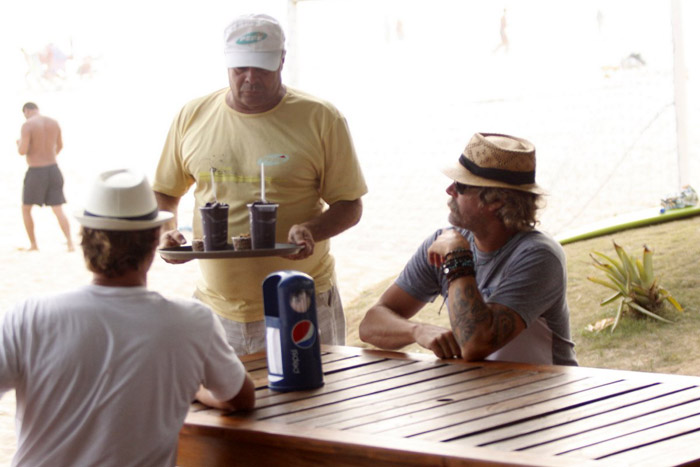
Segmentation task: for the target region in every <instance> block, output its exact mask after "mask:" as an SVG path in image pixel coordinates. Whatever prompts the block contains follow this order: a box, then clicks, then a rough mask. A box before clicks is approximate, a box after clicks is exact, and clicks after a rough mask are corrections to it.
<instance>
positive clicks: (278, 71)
mask: <svg viewBox="0 0 700 467" xmlns="http://www.w3.org/2000/svg"><path fill="white" fill-rule="evenodd" d="M224 40H225V50H224V56H225V59H226V66H227V67H228V77H229V87H228V88H224V89H221V90H219V91H216V92H214V93H212V94H209V95H207V96H204V97H201V98H198V99H195V100H193V101H191V102H189V103H187V104H186V105H185V106H184V107H183V109H182V110H181V111H180V113H179V114H178V115H177V116H176V118H175V120H174V121H173V123H172V126H171V128H170V131H169V133H168V136H167V139H166V142H165V146H164V148H163V153H162V155H161V159H160V162H159V164H158V168H157V171H156V175H155V179H154V183H153V189H154V191H155V192H156V198H157V199H158V204H159V207H160V208H161V209H164V210H168V211H171V212H173V213H177V208H178V204H179V201H180V198H181V197H182V196H183V195H185V194H186V193H187V192H188V191H189V189H190V187H191V186H192V185H194V197H195V209H194V219H193V231H194V237H195V238H198V237H201V235H202V226H201V220H200V217H199V207H201V206H204V205H205V204H206V203H207V202H212V201H214V190H213V184H212V173H213V174H214V175H213V176H214V182H215V185H216V198H217V200H218V201H219V202H221V203H227V204H228V205H229V219H228V229H229V235H231V236H235V235H239V234H242V233H247V232H249V229H250V227H249V222H248V209H247V206H246V205H247V204H249V203H252V202H254V201H256V200H260V199H261V180H260V176H261V170H260V168H261V167H260V164H261V161H272V162H273V163H271V164H266V165H265V169H264V170H265V173H264V177H265V198H266V200H267V201H268V202H272V203H277V204H278V205H279V207H278V211H277V212H278V213H277V239H276V241H277V242H281V243H284V242H289V243H294V244H297V245H303V247H304V248H303V249H301V250H300V252H299V253H296V254H294V255H292V256H288V257H285V258H282V257H262V258H261V257H257V258H236V259H216V260H201V261H199V265H200V271H201V278H200V280H199V281H198V282H197V287H196V290H195V296H196V297H197V298H199V299H200V300H201V301H203V302H204V303H206V304H207V305H209V306H210V307H211V308H212V309H213V310H214V311H215V312H216V313H217V315H218V316H219V318H220V319H221V321H222V323H223V324H224V328H225V329H226V333H227V336H228V340H229V343H230V344H231V345H232V346H233V347H234V349H235V350H236V353H237V354H239V355H244V354H248V353H253V352H257V351H260V350H263V349H264V348H265V322H264V314H263V304H262V281H263V280H264V279H265V277H266V276H267V275H268V274H270V273H272V272H274V271H279V270H285V269H294V270H298V271H302V272H305V273H307V274H309V275H310V276H311V277H313V279H314V282H315V286H316V293H317V297H316V310H317V314H318V325H319V336H320V339H321V342H322V343H325V344H344V343H345V317H344V314H343V309H342V304H341V303H340V296H339V294H338V289H337V286H336V284H335V274H334V260H333V257H332V256H331V255H330V242H329V239H330V238H331V237H333V236H335V235H337V234H339V233H341V232H343V231H345V230H346V229H348V228H350V227H352V226H353V225H355V224H356V223H357V222H358V221H359V220H360V217H361V216H362V200H361V197H362V196H363V195H364V194H365V193H367V186H366V184H365V181H364V177H363V175H362V171H361V169H360V166H359V162H358V160H357V155H356V154H355V149H354V147H353V143H352V138H351V136H350V132H349V129H348V125H347V122H346V121H345V118H344V117H343V115H342V114H341V113H340V112H339V111H338V110H337V109H336V108H335V107H334V106H333V105H332V104H330V103H328V102H325V101H323V100H321V99H317V98H315V97H313V96H310V95H308V94H305V93H303V92H301V91H298V90H296V89H291V88H289V87H287V86H285V85H283V84H282V66H283V64H284V57H285V49H284V33H283V31H282V28H281V27H280V25H279V23H278V22H277V21H276V20H275V19H274V18H272V17H269V16H267V15H246V16H242V17H240V18H237V19H236V20H234V21H233V22H232V23H231V24H230V25H229V26H228V27H227V28H226V30H225V32H224ZM212 168H213V169H215V170H214V171H212ZM176 226H177V223H176V221H175V220H174V221H173V222H172V223H171V228H173V229H174V228H175V227H176ZM183 243H185V238H184V236H183V235H182V234H181V233H180V232H178V231H177V230H170V231H169V232H167V233H166V234H164V235H163V238H162V239H161V245H160V246H161V247H171V246H177V245H181V244H183Z"/></svg>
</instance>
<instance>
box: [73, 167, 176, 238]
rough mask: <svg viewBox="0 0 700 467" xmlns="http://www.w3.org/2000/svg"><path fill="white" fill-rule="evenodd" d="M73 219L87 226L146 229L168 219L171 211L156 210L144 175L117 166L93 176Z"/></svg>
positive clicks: (171, 216) (112, 228)
mask: <svg viewBox="0 0 700 467" xmlns="http://www.w3.org/2000/svg"><path fill="white" fill-rule="evenodd" d="M75 218H76V219H77V221H78V222H79V223H80V224H81V225H83V226H84V227H88V228H90V229H98V230H147V229H152V228H155V227H158V226H159V225H163V224H164V223H166V222H168V221H169V220H170V219H172V218H173V214H172V213H171V212H167V211H159V210H158V203H157V202H156V197H155V195H154V194H153V190H152V189H151V185H150V184H149V183H148V180H146V177H145V175H143V174H141V173H139V172H136V171H134V170H131V169H119V170H110V171H108V172H103V173H101V174H100V175H99V176H98V177H97V180H95V183H94V184H93V185H92V188H91V190H90V195H89V197H88V201H87V203H86V204H85V207H84V208H83V210H82V211H80V212H77V213H75Z"/></svg>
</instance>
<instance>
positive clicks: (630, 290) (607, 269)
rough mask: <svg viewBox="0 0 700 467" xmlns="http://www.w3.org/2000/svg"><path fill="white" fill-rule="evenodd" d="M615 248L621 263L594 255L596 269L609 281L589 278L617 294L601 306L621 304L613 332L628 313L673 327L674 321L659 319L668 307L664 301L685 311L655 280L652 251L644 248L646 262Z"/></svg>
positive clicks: (615, 245)
mask: <svg viewBox="0 0 700 467" xmlns="http://www.w3.org/2000/svg"><path fill="white" fill-rule="evenodd" d="M613 245H614V247H615V252H616V253H617V256H618V259H614V258H610V257H609V256H606V255H605V254H603V253H600V252H598V251H594V252H593V253H591V258H592V259H593V265H594V266H595V267H596V268H598V269H600V270H601V271H603V272H604V273H605V275H606V278H605V279H601V278H598V277H589V278H588V280H590V281H591V282H595V283H596V284H600V285H602V286H605V287H607V288H609V289H612V290H613V291H614V292H615V293H614V294H613V295H612V296H610V297H608V298H606V299H605V300H603V301H602V302H600V306H605V305H608V304H610V303H612V302H614V301H615V300H620V303H619V305H618V307H617V314H616V315H615V320H614V322H613V325H612V329H611V331H610V332H614V331H615V328H616V327H617V324H618V322H619V321H620V318H621V317H622V315H623V314H624V313H625V312H627V313H631V314H632V315H636V316H649V317H651V318H654V319H657V320H659V321H663V322H665V323H670V322H671V321H669V320H667V319H665V318H662V317H661V316H659V315H658V312H659V311H660V310H662V309H663V307H664V301H668V302H669V303H671V304H672V305H673V306H674V307H675V308H676V309H677V310H678V311H683V307H681V305H680V304H679V303H678V302H677V301H676V300H675V299H674V298H673V297H672V296H671V294H670V293H669V292H668V290H666V289H664V288H663V287H661V286H660V285H659V280H658V278H656V277H654V265H653V262H652V254H653V253H652V251H651V250H650V249H649V248H648V247H647V246H646V245H644V252H643V253H642V259H641V260H639V259H637V258H634V257H633V256H630V255H628V254H627V252H626V251H625V249H624V248H622V247H621V246H620V245H618V244H617V243H615V242H614V241H613ZM596 257H597V258H596Z"/></svg>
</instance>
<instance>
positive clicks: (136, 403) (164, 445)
mask: <svg viewBox="0 0 700 467" xmlns="http://www.w3.org/2000/svg"><path fill="white" fill-rule="evenodd" d="M76 218H77V220H78V222H79V223H80V224H81V225H82V229H81V233H82V241H81V247H82V249H83V255H84V257H85V264H86V266H87V268H88V269H89V270H90V271H91V272H92V275H93V279H92V283H91V284H89V285H85V286H82V287H80V288H78V289H76V290H73V291H70V292H64V293H59V294H54V295H51V296H45V297H38V298H37V297H33V298H29V299H27V300H25V301H23V302H21V303H18V304H17V305H15V306H14V308H12V309H11V310H10V311H9V312H8V313H7V314H6V315H5V317H4V320H3V323H2V330H1V332H0V392H3V391H7V390H10V389H15V391H16V397H17V423H18V427H17V428H18V429H17V432H18V447H17V452H16V453H15V456H14V459H13V465H32V466H39V465H102V466H105V465H114V466H123V465H149V466H150V465H153V466H155V465H162V466H172V465H175V461H176V451H177V441H178V433H179V430H180V428H181V426H182V423H183V421H184V419H185V416H186V415H187V411H188V409H189V407H190V403H191V402H192V400H193V399H195V397H197V398H198V399H200V400H201V401H202V402H204V403H206V404H209V405H212V406H215V407H219V408H225V409H231V410H233V409H248V408H252V407H253V406H254V404H255V388H254V385H253V382H252V380H251V378H250V376H249V375H248V374H247V372H246V370H245V368H244V367H243V365H242V363H241V362H240V360H239V359H238V358H237V357H236V355H235V354H234V352H233V349H231V347H230V346H229V345H228V344H227V342H226V336H225V333H224V330H223V328H222V326H221V323H220V322H219V320H218V319H216V317H215V316H214V314H213V313H212V312H211V310H210V309H208V308H207V307H205V306H204V305H202V304H201V303H198V302H195V301H193V300H171V299H166V298H164V297H162V296H161V295H160V294H158V293H156V292H153V291H149V290H147V288H146V280H147V273H148V269H149V268H150V266H151V263H152V261H153V257H154V255H155V249H156V246H157V245H158V241H159V236H160V229H161V225H162V224H164V223H165V222H167V221H168V220H170V219H171V218H172V214H171V213H167V212H164V211H159V210H158V206H157V203H156V199H155V195H154V194H153V192H152V190H151V187H150V185H149V183H148V181H147V180H146V178H145V177H144V176H143V175H142V174H139V173H136V172H134V171H131V170H114V171H109V172H105V173H102V174H101V175H100V176H99V177H98V178H97V180H96V181H95V184H94V186H93V187H92V190H91V193H90V196H89V198H88V203H87V204H86V206H85V209H84V211H81V212H79V213H77V214H76Z"/></svg>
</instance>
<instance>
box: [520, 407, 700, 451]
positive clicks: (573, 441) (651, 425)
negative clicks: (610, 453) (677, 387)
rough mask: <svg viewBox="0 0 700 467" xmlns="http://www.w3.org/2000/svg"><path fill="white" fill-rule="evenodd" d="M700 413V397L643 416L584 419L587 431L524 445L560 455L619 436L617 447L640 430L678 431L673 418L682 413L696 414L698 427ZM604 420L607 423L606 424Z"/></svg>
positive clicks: (698, 425) (693, 415) (699, 425)
mask: <svg viewBox="0 0 700 467" xmlns="http://www.w3.org/2000/svg"><path fill="white" fill-rule="evenodd" d="M699 414H700V401H693V402H689V403H687V404H682V405H680V406H675V407H673V410H669V409H666V410H662V411H659V412H653V413H649V414H645V415H641V416H633V417H631V418H627V419H625V420H622V421H614V420H609V421H603V422H597V421H596V420H593V419H587V420H586V421H587V422H588V424H587V426H582V425H583V424H582V423H579V424H578V425H579V427H580V428H581V429H583V430H586V431H583V432H581V433H579V434H576V435H572V436H568V437H566V438H564V439H559V440H556V441H553V442H551V443H547V444H542V445H539V446H535V447H532V448H529V449H523V451H528V452H536V453H538V454H547V455H559V454H563V453H565V452H570V451H574V450H577V451H579V452H578V453H577V454H579V453H581V452H583V451H585V450H584V448H585V447H586V446H589V445H592V444H599V443H604V442H607V441H609V440H612V439H616V440H617V441H618V442H619V443H617V442H616V443H615V444H616V446H615V448H614V449H617V444H620V445H621V444H622V441H621V439H620V438H621V437H623V436H627V435H630V434H634V433H637V432H639V431H640V430H652V429H653V430H656V432H657V433H658V432H659V431H663V430H666V429H669V430H671V431H674V430H675V427H674V425H673V422H675V421H677V420H678V419H679V418H682V417H696V418H695V423H696V425H695V428H698V427H700V422H698V420H700V418H698V416H700V415H699ZM596 418H597V417H596ZM600 423H603V425H601V424H600ZM658 425H661V427H658ZM688 431H690V430H688ZM669 436H670V435H669ZM664 437H666V436H664ZM596 449H597V448H596ZM589 451H590V450H589ZM583 455H584V456H585V457H590V456H588V455H586V454H583Z"/></svg>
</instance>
